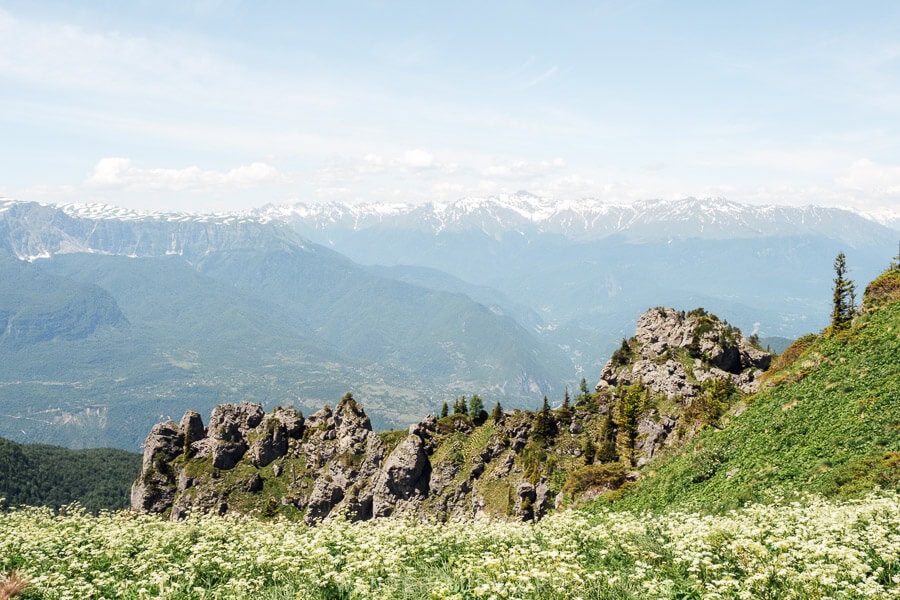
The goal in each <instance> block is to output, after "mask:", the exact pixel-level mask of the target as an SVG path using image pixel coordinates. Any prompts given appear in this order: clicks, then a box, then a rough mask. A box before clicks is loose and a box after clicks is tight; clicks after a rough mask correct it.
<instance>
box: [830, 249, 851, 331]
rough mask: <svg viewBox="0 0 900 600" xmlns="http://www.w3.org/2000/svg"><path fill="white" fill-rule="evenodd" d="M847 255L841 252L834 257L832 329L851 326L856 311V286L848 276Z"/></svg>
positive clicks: (836, 329)
mask: <svg viewBox="0 0 900 600" xmlns="http://www.w3.org/2000/svg"><path fill="white" fill-rule="evenodd" d="M846 275H847V257H846V256H844V253H843V252H841V253H839V254H838V255H837V257H836V258H835V259H834V296H833V299H832V309H831V329H832V331H835V332H836V331H841V330H843V329H846V328H847V327H849V326H850V321H851V320H852V319H853V313H854V312H855V311H856V306H855V304H856V286H855V285H854V284H853V282H852V281H851V280H850V279H848V278H847V277H846Z"/></svg>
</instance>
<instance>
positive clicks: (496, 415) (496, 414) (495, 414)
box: [491, 402, 503, 423]
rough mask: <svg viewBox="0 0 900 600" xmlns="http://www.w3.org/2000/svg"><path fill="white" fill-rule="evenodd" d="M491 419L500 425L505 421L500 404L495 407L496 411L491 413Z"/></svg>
mask: <svg viewBox="0 0 900 600" xmlns="http://www.w3.org/2000/svg"><path fill="white" fill-rule="evenodd" d="M491 419H492V420H493V421H494V423H499V422H500V421H502V420H503V407H502V406H500V403H499V402H497V404H495V405H494V410H492V411H491Z"/></svg>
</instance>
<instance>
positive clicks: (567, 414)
mask: <svg viewBox="0 0 900 600" xmlns="http://www.w3.org/2000/svg"><path fill="white" fill-rule="evenodd" d="M559 420H560V421H571V420H572V404H571V403H570V402H569V386H566V393H565V395H564V396H563V402H562V406H561V407H560V408H559Z"/></svg>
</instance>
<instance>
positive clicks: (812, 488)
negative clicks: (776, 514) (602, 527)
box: [617, 270, 900, 510]
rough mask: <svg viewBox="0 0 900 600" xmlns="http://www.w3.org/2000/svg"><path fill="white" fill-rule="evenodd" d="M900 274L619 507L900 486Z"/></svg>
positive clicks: (877, 285)
mask: <svg viewBox="0 0 900 600" xmlns="http://www.w3.org/2000/svg"><path fill="white" fill-rule="evenodd" d="M898 357H900V271H898V270H890V271H888V272H886V273H884V274H883V275H881V276H880V277H878V278H877V279H876V280H875V281H873V282H872V283H871V284H870V286H869V287H868V288H867V290H866V294H865V300H864V310H863V314H862V315H861V316H859V317H858V318H857V319H855V321H854V323H853V325H852V327H851V328H850V329H849V330H847V331H844V332H840V333H837V334H834V335H831V334H829V333H824V334H822V335H818V336H813V335H810V336H805V337H803V338H800V339H799V340H797V341H796V342H795V343H794V344H793V345H791V346H790V347H789V348H788V349H787V350H786V351H785V352H784V353H783V354H782V355H781V356H780V357H779V360H777V361H776V363H775V364H774V365H773V367H772V368H771V369H770V370H769V372H768V373H767V374H766V378H765V383H764V386H763V388H762V390H761V391H760V392H759V393H758V394H757V395H756V396H754V397H751V398H749V399H748V401H747V403H746V405H742V406H739V407H737V408H736V409H735V410H733V411H732V414H731V418H730V422H729V423H728V424H727V425H726V426H725V427H724V428H723V429H721V430H716V429H708V430H707V431H705V433H704V434H703V435H701V436H699V437H698V439H696V440H695V441H694V443H692V444H691V445H690V446H689V447H688V448H687V449H686V450H685V451H684V452H682V453H680V454H678V455H675V456H673V457H672V458H671V459H670V460H668V461H666V462H665V463H664V464H661V465H658V466H657V467H654V466H653V465H650V469H654V468H655V469H656V470H655V471H654V470H650V471H649V472H647V473H646V476H645V478H644V479H643V480H642V481H640V482H639V483H638V484H637V485H636V486H635V487H634V489H632V490H631V491H630V492H629V493H627V494H626V495H625V497H624V498H623V499H622V500H621V501H619V502H618V503H617V505H618V506H620V507H622V508H630V509H638V508H640V509H643V508H652V509H661V508H672V507H675V508H690V509H695V508H697V509H705V510H717V509H726V508H730V507H733V506H737V505H740V504H743V503H745V502H747V501H772V500H777V499H779V498H782V497H785V498H790V497H793V496H796V495H798V494H801V493H805V492H809V493H816V494H822V495H825V496H838V497H843V496H856V495H858V494H860V493H862V492H864V491H867V490H870V489H872V488H873V487H875V486H880V487H882V488H891V489H897V488H898V486H900V358H898Z"/></svg>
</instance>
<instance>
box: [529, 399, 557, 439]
mask: <svg viewBox="0 0 900 600" xmlns="http://www.w3.org/2000/svg"><path fill="white" fill-rule="evenodd" d="M552 428H553V415H552V414H551V413H550V402H549V401H548V400H547V396H544V405H543V406H542V407H541V410H540V411H539V412H538V414H536V415H535V416H534V424H533V425H532V426H531V430H532V432H533V433H534V435H536V436H538V437H541V438H546V437H548V436H549V435H550V432H551V431H552Z"/></svg>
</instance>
